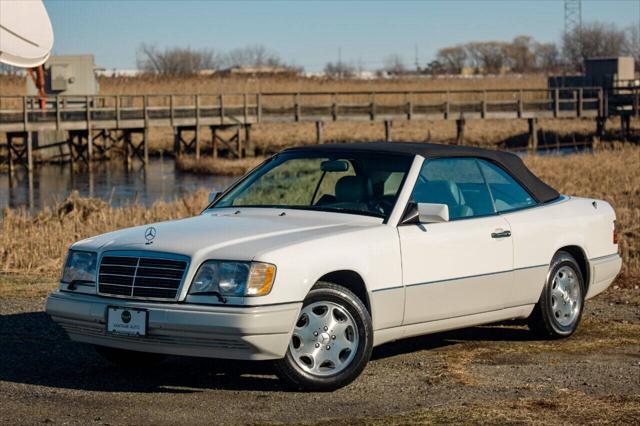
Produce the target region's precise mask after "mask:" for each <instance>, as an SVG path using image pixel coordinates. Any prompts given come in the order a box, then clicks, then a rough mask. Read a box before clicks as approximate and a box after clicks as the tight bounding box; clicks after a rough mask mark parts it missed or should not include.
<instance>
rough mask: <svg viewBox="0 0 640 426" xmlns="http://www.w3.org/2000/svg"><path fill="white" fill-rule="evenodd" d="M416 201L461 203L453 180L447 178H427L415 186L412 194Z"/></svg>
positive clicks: (460, 196)
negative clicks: (414, 191) (422, 183)
mask: <svg viewBox="0 0 640 426" xmlns="http://www.w3.org/2000/svg"><path fill="white" fill-rule="evenodd" d="M414 198H415V199H416V201H420V202H429V203H438V204H447V205H449V206H451V205H458V204H462V203H463V202H464V200H463V199H462V194H461V193H460V190H459V189H458V185H456V184H455V182H452V181H449V180H429V181H427V182H426V183H425V184H424V185H419V186H417V187H416V194H415V195H414Z"/></svg>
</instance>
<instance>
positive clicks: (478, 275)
mask: <svg viewBox="0 0 640 426" xmlns="http://www.w3.org/2000/svg"><path fill="white" fill-rule="evenodd" d="M547 266H549V265H547V264H542V265H533V266H523V267H522V268H515V269H508V270H506V271H499V272H487V273H486V274H477V275H467V276H464V277H455V278H447V279H444V280H436V281H426V282H422V283H414V284H407V285H406V286H404V287H417V286H420V285H427V284H437V283H443V282H447V281H457V280H466V279H469V278H477V277H484V276H487V275H498V274H506V273H508V272H515V271H522V270H525V269H534V268H542V267H547ZM401 287H403V286H395V287H387V288H380V289H376V290H373V291H372V293H376V292H378V291H385V290H393V289H396V288H401Z"/></svg>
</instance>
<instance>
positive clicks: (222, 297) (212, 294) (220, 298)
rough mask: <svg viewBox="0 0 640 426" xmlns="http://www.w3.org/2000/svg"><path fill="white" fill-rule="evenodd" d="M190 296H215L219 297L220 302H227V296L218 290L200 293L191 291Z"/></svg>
mask: <svg viewBox="0 0 640 426" xmlns="http://www.w3.org/2000/svg"><path fill="white" fill-rule="evenodd" d="M189 295H190V296H215V297H217V298H218V302H220V303H227V298H226V297H224V296H223V295H221V294H220V293H219V292H217V291H200V292H198V293H190V294H189Z"/></svg>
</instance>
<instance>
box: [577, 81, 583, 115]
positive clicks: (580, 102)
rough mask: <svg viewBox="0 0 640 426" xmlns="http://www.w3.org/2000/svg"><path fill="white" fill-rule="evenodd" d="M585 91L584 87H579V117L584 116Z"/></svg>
mask: <svg viewBox="0 0 640 426" xmlns="http://www.w3.org/2000/svg"><path fill="white" fill-rule="evenodd" d="M583 103H584V91H583V89H582V88H580V89H578V105H577V107H578V118H580V117H582V111H583V109H584V105H583Z"/></svg>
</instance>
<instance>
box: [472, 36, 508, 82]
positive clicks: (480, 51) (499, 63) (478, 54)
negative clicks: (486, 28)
mask: <svg viewBox="0 0 640 426" xmlns="http://www.w3.org/2000/svg"><path fill="white" fill-rule="evenodd" d="M465 49H466V51H467V53H468V55H469V58H471V61H472V64H473V66H474V67H475V68H476V70H478V71H482V72H484V73H489V74H493V73H498V72H500V71H501V70H502V68H503V67H504V66H505V65H506V64H507V54H506V51H507V43H504V42H500V41H483V42H472V43H467V44H466V45H465Z"/></svg>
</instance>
